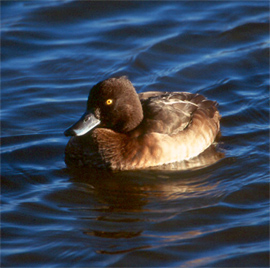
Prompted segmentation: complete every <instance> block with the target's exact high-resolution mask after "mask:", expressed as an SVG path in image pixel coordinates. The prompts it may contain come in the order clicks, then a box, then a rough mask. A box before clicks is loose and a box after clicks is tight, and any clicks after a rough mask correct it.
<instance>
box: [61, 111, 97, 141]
mask: <svg viewBox="0 0 270 268" xmlns="http://www.w3.org/2000/svg"><path fill="white" fill-rule="evenodd" d="M99 124H100V120H99V119H97V118H96V117H95V115H94V114H93V113H92V112H90V111H86V112H85V113H84V114H83V115H82V117H81V118H80V120H79V121H78V122H76V123H75V124H74V125H72V126H71V127H69V128H68V129H67V130H66V131H65V132H64V134H65V135H66V136H82V135H84V134H86V133H87V132H89V131H90V130H91V129H93V128H94V127H96V126H97V125H99Z"/></svg>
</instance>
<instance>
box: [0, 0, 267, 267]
mask: <svg viewBox="0 0 270 268" xmlns="http://www.w3.org/2000/svg"><path fill="white" fill-rule="evenodd" d="M268 5H269V4H268V1H239V2H237V1H225V2H212V1H209V2H203V1H197V2H196V1H194V2H185V1H181V2H180V1H179V2H165V1H164V2H162V1H161V2H146V1H145V2H144V1H141V2H140V1H138V2H136V1H133V2H102V1H100V2H99V1H98V2H90V1H81V2H74V1H29V2H28V1H24V2H22V1H2V2H1V31H2V33H1V42H2V43H1V48H2V51H1V52H2V53H1V54H2V66H1V97H2V102H1V104H2V105H1V106H2V107H1V108H2V113H1V122H2V125H1V144H2V146H1V150H2V153H1V160H2V163H1V174H2V182H1V191H2V205H1V209H2V216H1V228H2V233H1V255H2V256H1V267H71V266H72V267H73V266H76V267H93V266H94V267H96V266H102V267H104V266H118V267H119V266H125V267H126V266H133V267H134V266H143V267H147V266H151V267H237V266H238V267H247V266H249V267H263V266H265V267H268V264H269V227H268V224H269V185H268V183H269V21H268V19H269V7H268ZM116 75H127V76H128V77H129V78H130V80H131V81H132V82H133V84H134V86H135V88H136V90H137V91H138V92H143V91H148V90H159V91H189V92H192V93H195V92H199V93H201V94H203V95H205V96H207V97H208V98H209V99H213V100H216V101H218V102H219V104H220V106H219V110H220V113H221V114H222V120H221V131H222V137H221V138H220V140H219V143H218V156H221V157H217V158H216V159H215V161H213V162H211V163H208V162H204V163H205V164H204V165H201V166H198V165H195V166H192V165H191V164H189V165H188V166H186V168H183V169H182V170H171V171H170V170H147V171H132V172H117V173H109V172H105V171H101V170H90V169H82V170H70V169H67V168H66V166H65V163H64V148H65V145H66V143H67V141H68V139H67V138H66V137H64V135H63V131H64V130H65V129H66V128H67V127H68V126H69V125H70V124H72V123H73V122H75V120H77V119H78V118H79V116H80V115H81V114H82V113H83V112H84V110H85V107H86V99H87V96H88V92H89V89H90V88H91V86H92V85H93V84H95V83H97V82H98V81H100V80H103V79H106V78H108V77H111V76H116ZM207 159H209V158H206V160H207Z"/></svg>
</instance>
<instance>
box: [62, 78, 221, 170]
mask: <svg viewBox="0 0 270 268" xmlns="http://www.w3.org/2000/svg"><path fill="white" fill-rule="evenodd" d="M216 106H217V103H216V102H214V101H210V100H206V98H205V97H203V96H202V95H199V94H191V93H186V92H145V93H141V94H137V93H136V91H135V89H134V87H133V86H132V84H131V82H130V81H129V80H127V79H126V78H125V77H120V78H111V79H108V80H105V81H103V82H100V83H98V84H97V85H96V86H94V87H93V88H92V90H91V92H90V95H89V99H88V105H87V113H85V114H84V116H83V117H82V119H81V121H79V122H78V123H77V124H75V125H73V126H72V127H71V128H70V129H68V130H67V131H66V132H65V134H66V135H75V137H72V138H71V139H70V141H69V143H68V145H67V147H66V151H65V153H66V159H65V160H66V163H67V164H68V165H76V166H78V165H91V166H94V167H103V168H109V169H113V170H130V169H144V168H148V167H152V166H159V165H163V164H168V163H172V162H176V161H182V160H187V159H190V158H193V157H195V156H197V155H199V154H200V153H201V152H203V151H204V150H205V149H206V148H208V147H209V146H210V145H211V144H212V143H213V142H214V140H215V138H216V136H217V134H218V133H219V131H220V126H219V119H220V115H219V112H218V110H217V107H216ZM89 114H90V115H91V118H90V120H89V121H91V122H90V124H91V125H92V126H93V127H95V128H94V129H91V128H92V126H90V127H89V126H88V125H87V122H83V120H85V118H89ZM92 115H94V117H93V118H92ZM84 124H85V125H84ZM81 134H82V136H79V135H81Z"/></svg>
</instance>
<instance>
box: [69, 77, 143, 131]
mask: <svg viewBox="0 0 270 268" xmlns="http://www.w3.org/2000/svg"><path fill="white" fill-rule="evenodd" d="M142 119H143V111H142V106H141V102H140V100H139V97H138V95H137V93H136V91H135V88H134V87H133V85H132V84H131V82H130V81H129V80H128V79H127V78H126V77H124V76H122V77H119V78H109V79H107V80H104V81H102V82H99V83H98V84H96V85H95V86H93V88H92V89H91V91H90V93H89V97H88V101H87V111H86V113H84V115H83V116H82V118H81V119H80V120H79V121H78V122H77V123H75V124H74V125H73V126H71V127H70V128H69V129H68V130H66V131H65V135H67V136H70V135H72V136H80V135H84V134H85V133H87V132H88V131H90V130H91V129H92V128H94V127H95V126H97V127H105V128H110V129H112V130H114V131H117V132H122V133H126V132H129V131H131V130H133V129H134V128H136V127H137V126H138V125H139V124H140V122H141V121H142Z"/></svg>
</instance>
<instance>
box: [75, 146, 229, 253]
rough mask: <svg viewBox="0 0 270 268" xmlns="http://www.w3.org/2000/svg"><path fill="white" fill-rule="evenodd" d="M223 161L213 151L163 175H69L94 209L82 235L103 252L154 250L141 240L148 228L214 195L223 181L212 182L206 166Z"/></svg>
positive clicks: (87, 212)
mask: <svg viewBox="0 0 270 268" xmlns="http://www.w3.org/2000/svg"><path fill="white" fill-rule="evenodd" d="M223 156H224V155H223V154H222V153H220V152H217V151H216V150H215V148H214V147H210V148H209V149H208V150H207V151H205V152H204V153H203V154H202V155H200V156H198V157H197V158H196V159H192V160H191V161H185V162H182V163H178V164H177V165H176V164H174V165H171V170H169V169H168V168H169V166H166V167H165V166H162V167H160V169H163V170H157V169H156V170H144V171H128V172H115V173H112V172H107V171H102V170H89V169H80V170H72V171H70V172H71V174H72V179H71V180H72V182H73V183H74V185H77V186H78V187H79V188H80V190H82V191H83V192H84V194H85V193H87V194H88V195H90V196H91V199H92V200H93V203H92V204H89V208H87V207H85V204H84V208H83V216H82V217H81V218H80V220H83V221H84V224H83V226H84V227H83V233H84V234H86V235H88V236H91V237H93V238H95V241H96V242H95V250H96V252H99V253H106V254H117V253H120V252H121V253H123V252H127V251H132V250H134V249H135V248H136V249H138V248H145V247H149V246H150V244H151V243H150V244H149V241H148V239H142V237H143V236H144V235H143V233H144V231H145V230H146V229H148V228H146V227H147V226H148V225H149V224H151V223H156V222H162V221H166V220H169V219H170V218H171V217H172V216H175V215H176V214H179V213H181V212H184V211H187V210H189V209H191V208H194V206H195V207H196V204H194V199H197V198H198V197H202V198H203V197H205V196H208V195H209V194H210V193H213V190H214V189H215V188H216V186H217V184H218V182H217V181H216V182H213V181H209V176H211V168H210V169H209V168H207V166H208V167H209V165H213V164H215V163H216V162H217V161H218V160H220V159H221V158H223ZM202 167H203V168H204V169H199V168H202ZM165 169H166V170H165ZM172 170H181V171H172ZM77 198H78V197H77ZM178 201H179V202H178ZM175 202H176V203H175ZM191 203H192V204H191ZM175 204H177V206H175ZM85 221H87V225H85V223H86V222H85ZM104 241H106V243H105V244H104ZM127 241H128V242H127ZM130 241H132V242H130Z"/></svg>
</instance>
